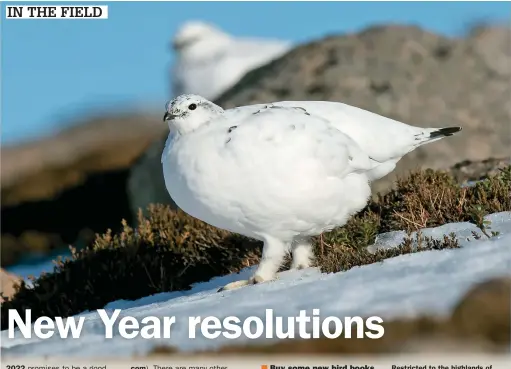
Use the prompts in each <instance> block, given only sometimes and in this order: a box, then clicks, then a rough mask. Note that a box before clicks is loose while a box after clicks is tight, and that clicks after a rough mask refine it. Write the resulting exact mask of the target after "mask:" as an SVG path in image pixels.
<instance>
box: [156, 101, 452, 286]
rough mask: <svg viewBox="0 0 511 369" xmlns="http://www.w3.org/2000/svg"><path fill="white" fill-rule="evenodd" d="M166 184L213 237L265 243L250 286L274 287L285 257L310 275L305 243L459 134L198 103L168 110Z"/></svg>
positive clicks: (341, 109)
mask: <svg viewBox="0 0 511 369" xmlns="http://www.w3.org/2000/svg"><path fill="white" fill-rule="evenodd" d="M163 120H164V121H168V124H169V129H170V133H169V137H168V139H167V142H166V144H165V149H164V151H163V154H162V165H163V175H164V178H165V185H166V187H167V190H168V192H169V194H170V196H171V197H172V199H173V200H174V201H175V203H176V204H177V205H178V206H179V207H180V208H181V209H182V210H183V211H185V212H187V213H188V214H190V215H191V216H193V217H195V218H197V219H200V220H202V221H204V222H206V223H208V224H210V225H213V226H215V227H218V228H221V229H225V230H228V231H231V232H235V233H239V234H242V235H245V236H248V237H251V238H254V239H258V240H261V241H263V243H264V247H263V253H262V258H261V262H260V264H259V266H258V268H257V270H256V272H255V273H254V275H253V276H252V277H251V278H250V279H249V280H248V281H247V280H245V281H238V282H234V283H231V284H229V285H227V286H225V287H224V288H222V289H221V290H228V289H234V288H238V287H241V286H244V285H247V284H255V283H261V282H265V281H270V280H273V279H275V278H276V275H277V272H278V269H279V268H280V266H281V264H282V262H283V260H284V257H285V255H286V253H287V252H288V251H289V250H291V251H292V258H293V262H292V268H299V269H301V268H307V267H309V266H310V263H311V259H312V257H313V255H312V246H311V242H310V237H311V236H315V235H319V234H321V233H322V232H325V231H329V230H332V229H333V228H335V227H338V226H342V225H344V224H345V223H346V221H347V220H348V219H349V217H350V216H352V215H353V214H355V213H357V212H358V211H360V210H361V209H363V208H364V207H365V205H366V204H367V201H368V199H369V197H370V194H371V189H370V185H369V183H370V182H371V181H373V180H375V179H378V178H381V177H383V176H384V175H386V174H388V173H389V172H391V171H392V170H393V169H394V167H395V165H396V163H397V162H398V161H399V159H401V157H402V156H404V155H405V154H406V153H408V152H410V151H412V150H414V149H415V148H416V147H418V146H421V145H423V144H426V143H429V142H433V141H436V140H438V139H441V138H443V137H446V136H450V135H452V134H454V133H456V132H458V131H460V130H461V128H460V127H447V128H418V127H413V126H409V125H407V124H404V123H401V122H398V121H394V120H391V119H389V118H385V117H382V116H380V115H377V114H374V113H371V112H368V111H365V110H362V109H359V108H356V107H353V106H349V105H346V104H342V103H336V102H325V101H284V102H275V103H272V104H257V105H249V106H243V107H238V108H234V109H228V110H224V109H222V108H221V107H220V106H218V105H216V104H214V103H212V102H210V101H208V100H207V99H205V98H203V97H201V96H198V95H180V96H178V97H176V98H175V99H173V100H171V101H169V102H168V103H167V108H166V112H165V115H164V117H163Z"/></svg>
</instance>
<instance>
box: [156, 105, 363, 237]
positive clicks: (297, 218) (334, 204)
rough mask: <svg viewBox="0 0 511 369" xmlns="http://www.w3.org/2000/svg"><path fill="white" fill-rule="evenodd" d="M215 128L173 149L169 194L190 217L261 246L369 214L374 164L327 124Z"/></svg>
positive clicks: (270, 121) (303, 118)
mask: <svg viewBox="0 0 511 369" xmlns="http://www.w3.org/2000/svg"><path fill="white" fill-rule="evenodd" d="M233 117H234V115H233V116H231V117H230V118H228V119H226V118H222V119H219V120H218V121H211V122H210V124H208V125H206V126H203V127H202V128H200V129H198V130H197V131H195V132H193V133H192V134H187V135H184V136H182V137H180V138H179V139H178V140H175V141H174V142H172V145H168V148H167V150H168V152H166V153H164V155H163V169H164V176H165V181H166V185H167V188H168V191H169V193H170V195H171V197H172V198H173V200H174V201H175V202H176V204H177V205H178V206H179V207H181V208H182V209H183V210H184V211H186V212H187V213H189V214H191V215H192V216H194V217H196V218H199V219H201V220H203V221H205V222H207V223H210V224H212V225H214V226H217V227H220V228H223V229H228V230H230V231H233V232H237V233H241V234H245V235H247V236H250V237H255V238H259V235H260V234H271V235H273V236H275V237H281V238H282V237H283V238H286V237H290V238H292V237H294V236H296V235H311V234H319V233H321V231H323V230H327V229H331V228H332V227H334V226H336V225H337V224H339V223H340V222H341V223H342V222H344V221H346V220H347V218H348V217H349V216H350V215H351V214H353V213H354V212H355V211H358V210H359V209H360V208H361V207H363V206H364V205H365V203H366V201H367V198H368V197H369V195H370V188H369V185H368V183H367V182H368V180H367V177H366V175H365V174H364V173H365V172H366V171H368V170H369V169H370V168H371V161H370V159H369V158H368V156H367V155H366V154H365V153H364V152H363V151H362V150H361V149H360V147H359V146H358V145H357V144H356V143H355V142H354V141H353V140H351V139H350V138H349V137H348V136H346V135H344V134H343V133H342V132H340V131H339V130H337V129H335V128H333V127H332V126H331V125H330V124H329V123H328V122H326V121H324V120H322V119H320V118H317V117H313V116H310V115H307V114H306V113H304V112H303V111H301V110H299V109H292V108H291V109H263V110H262V111H261V112H259V113H256V114H250V115H249V116H245V117H244V118H243V119H240V120H236V119H233Z"/></svg>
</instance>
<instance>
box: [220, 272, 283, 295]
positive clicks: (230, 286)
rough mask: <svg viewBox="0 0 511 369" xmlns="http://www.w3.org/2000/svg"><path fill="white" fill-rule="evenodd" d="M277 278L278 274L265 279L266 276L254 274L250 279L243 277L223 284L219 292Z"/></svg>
mask: <svg viewBox="0 0 511 369" xmlns="http://www.w3.org/2000/svg"><path fill="white" fill-rule="evenodd" d="M277 278H278V276H276V277H275V278H274V279H264V278H262V277H261V276H259V275H254V276H253V277H251V278H250V279H243V280H240V281H236V282H231V283H228V284H226V285H225V286H223V287H222V288H220V289H219V290H218V291H217V292H222V291H230V290H236V289H238V288H241V287H245V286H250V285H253V284H259V283H264V282H271V281H273V280H275V279H277Z"/></svg>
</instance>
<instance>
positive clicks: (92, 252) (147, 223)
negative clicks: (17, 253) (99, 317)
mask: <svg viewBox="0 0 511 369" xmlns="http://www.w3.org/2000/svg"><path fill="white" fill-rule="evenodd" d="M149 213H150V215H149V217H148V218H145V217H144V216H142V213H141V212H140V213H139V224H140V225H139V226H138V227H137V228H136V229H133V228H131V227H130V226H129V225H127V224H126V222H124V221H123V228H124V230H123V232H121V233H120V234H116V235H112V233H111V231H108V232H106V233H105V234H103V235H98V236H97V239H96V241H95V242H94V244H93V245H91V246H90V247H88V248H86V249H84V250H81V251H79V252H76V251H75V250H73V256H72V258H71V259H66V260H57V262H56V264H57V265H56V266H55V268H54V272H53V273H47V274H43V275H41V276H40V277H39V278H37V279H34V280H33V287H29V286H27V285H26V284H25V283H22V284H21V286H19V288H18V291H17V293H16V294H15V296H14V297H13V299H11V300H7V301H6V302H4V303H3V304H2V311H1V317H2V319H1V328H2V329H7V322H8V320H7V319H8V316H7V310H8V309H16V310H17V311H18V312H19V313H20V314H23V313H24V310H25V309H31V310H32V319H34V320H35V319H37V318H38V317H40V316H50V317H55V316H61V317H67V316H70V315H73V314H77V313H80V312H83V311H87V310H93V309H100V308H102V307H104V306H105V305H106V304H107V303H108V302H110V301H115V300H118V299H127V300H133V299H137V298H141V297H143V296H147V295H151V294H155V293H159V292H168V291H178V290H188V289H190V288H191V285H192V284H193V283H197V282H204V281H208V280H210V279H211V278H212V277H215V276H218V275H224V274H229V273H234V272H238V271H239V270H240V269H242V268H244V267H246V266H250V265H252V264H253V263H255V262H257V261H258V260H259V255H260V247H259V246H260V245H259V243H257V242H254V241H252V240H249V239H247V238H244V237H241V236H238V235H234V234H231V233H229V232H226V231H223V230H219V229H217V228H214V227H211V226H209V225H207V224H205V223H203V222H201V221H199V220H197V219H195V218H193V217H191V216H189V215H187V214H185V213H183V212H182V211H173V210H171V209H170V208H168V207H166V206H163V205H153V206H150V207H149Z"/></svg>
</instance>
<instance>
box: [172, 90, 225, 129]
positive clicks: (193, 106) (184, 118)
mask: <svg viewBox="0 0 511 369" xmlns="http://www.w3.org/2000/svg"><path fill="white" fill-rule="evenodd" d="M223 112H224V109H222V108H221V107H220V106H218V105H216V104H214V103H212V102H211V101H209V100H207V99H205V98H204V97H202V96H199V95H191V94H185V95H179V96H178V97H176V98H174V99H173V100H170V101H169V102H168V103H167V105H166V111H165V114H164V115H163V121H168V123H169V128H170V129H171V130H175V131H177V132H178V133H180V134H181V135H183V134H186V133H189V132H192V131H194V130H196V129H197V128H199V127H200V126H201V125H203V124H205V123H207V122H208V121H209V120H211V118H214V117H216V116H218V115H220V114H222V113H223Z"/></svg>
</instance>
